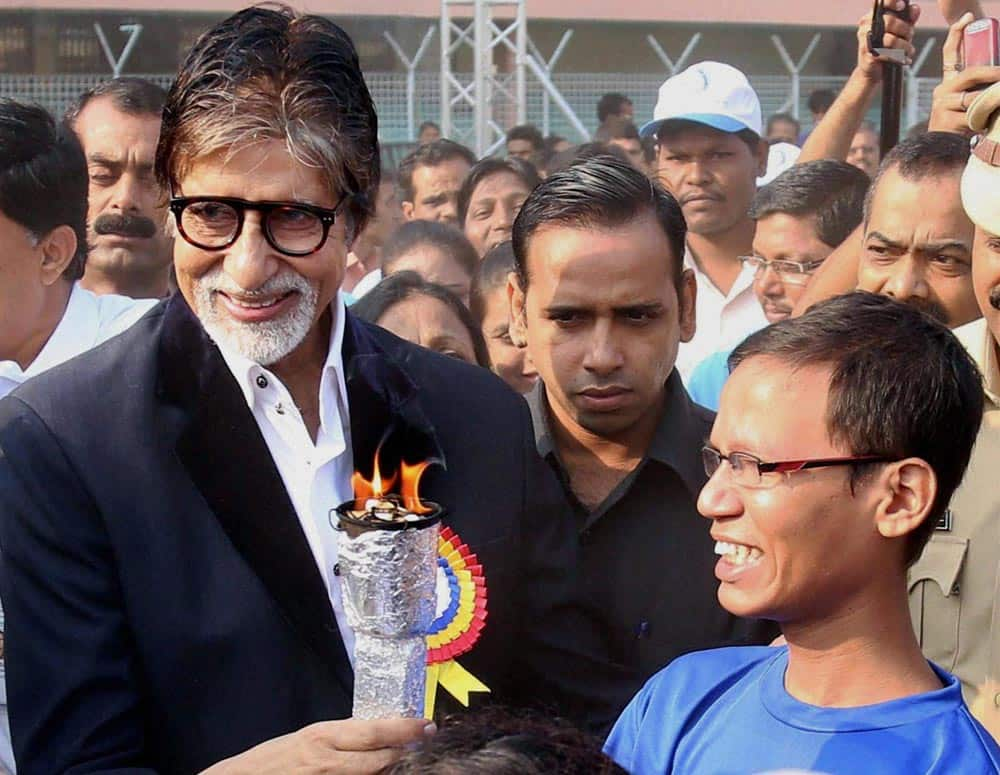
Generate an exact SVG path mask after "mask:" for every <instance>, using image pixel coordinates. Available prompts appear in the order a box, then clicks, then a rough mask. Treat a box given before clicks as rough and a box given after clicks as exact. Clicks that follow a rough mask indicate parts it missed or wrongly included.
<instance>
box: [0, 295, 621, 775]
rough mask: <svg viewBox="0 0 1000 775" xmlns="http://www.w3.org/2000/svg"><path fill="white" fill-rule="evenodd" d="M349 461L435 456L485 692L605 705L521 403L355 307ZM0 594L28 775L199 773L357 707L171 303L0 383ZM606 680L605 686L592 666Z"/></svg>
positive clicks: (213, 377) (473, 666) (338, 650)
mask: <svg viewBox="0 0 1000 775" xmlns="http://www.w3.org/2000/svg"><path fill="white" fill-rule="evenodd" d="M343 354H344V363H345V372H346V375H347V391H348V400H349V406H350V417H351V423H350V425H351V428H350V433H351V441H352V446H353V452H354V460H355V465H356V466H358V467H360V468H362V469H363V468H364V466H365V463H366V462H367V461H371V460H372V459H373V457H374V452H375V448H376V446H377V445H378V444H379V442H380V441H385V446H384V447H383V458H382V459H383V460H384V461H385V463H386V464H387V465H388V466H392V465H394V463H395V461H396V460H397V459H398V458H399V456H400V455H401V454H402V453H403V452H405V453H406V455H407V457H408V459H410V460H411V461H412V460H414V459H421V458H423V457H425V456H427V455H430V454H435V453H436V454H439V455H441V456H442V457H443V458H444V459H445V461H446V464H447V470H443V469H432V470H431V471H429V472H428V474H427V475H426V477H425V482H424V483H423V485H422V490H423V491H425V494H426V496H427V497H429V498H430V499H432V500H434V501H437V502H439V503H441V504H444V505H445V506H446V507H447V508H448V511H449V516H448V518H447V520H446V522H447V524H450V525H451V526H452V527H453V528H454V529H455V530H456V531H458V533H459V534H460V535H461V537H462V538H463V539H464V541H465V542H466V543H468V544H469V546H470V547H471V548H472V549H473V551H475V552H476V553H477V554H478V556H479V558H480V560H481V562H482V564H483V566H484V569H485V573H486V577H487V585H488V589H489V616H488V622H487V626H486V628H485V631H484V634H483V637H482V639H481V641H480V642H479V643H478V644H477V645H476V647H475V649H474V650H473V651H472V652H471V653H469V654H467V655H466V656H464V657H462V659H461V660H460V661H461V662H462V664H463V665H464V666H466V667H467V668H468V669H469V670H471V672H473V673H474V674H475V675H477V676H479V677H480V678H481V679H482V680H484V681H485V682H486V684H487V685H489V686H490V687H491V688H492V689H493V692H494V695H493V696H494V697H495V698H499V699H503V700H507V701H511V702H516V703H524V702H531V701H535V700H543V701H554V702H556V703H559V710H560V711H561V712H563V713H567V714H575V715H578V716H579V715H585V716H588V717H589V718H590V719H591V720H592V721H596V722H600V721H607V720H610V719H611V717H612V716H613V715H614V713H615V712H616V710H617V708H618V706H620V704H621V703H623V702H624V701H626V700H627V699H628V698H627V694H628V693H629V691H630V688H632V687H630V686H629V685H628V684H627V683H618V682H617V680H615V677H614V676H611V675H610V674H608V673H606V672H604V670H603V667H602V665H601V663H600V660H599V659H595V655H597V654H598V652H597V648H598V647H597V646H596V645H592V644H596V643H597V642H598V638H597V635H596V630H595V628H594V627H592V625H591V623H590V622H589V621H588V620H587V619H585V618H584V617H583V616H582V615H581V614H580V613H579V609H577V608H576V607H575V605H573V604H572V602H571V601H572V598H573V588H574V586H575V581H574V578H573V568H574V567H575V564H576V555H575V548H574V546H575V541H574V533H573V528H572V524H571V518H570V517H569V515H568V510H567V508H566V505H565V502H564V500H563V498H562V495H561V493H560V490H559V488H558V485H557V484H556V482H555V480H554V478H553V477H552V476H551V474H550V472H549V471H547V469H546V467H545V465H544V464H543V463H542V461H541V460H540V458H538V456H537V454H536V452H535V449H534V441H533V437H532V432H531V424H530V420H529V416H528V410H527V407H526V405H525V403H524V401H523V400H522V399H521V398H520V397H519V396H516V395H515V394H514V393H512V392H511V391H510V390H508V389H507V388H506V387H505V386H504V385H503V384H502V383H501V382H500V381H499V380H497V379H496V378H494V377H493V376H492V375H490V374H488V373H487V372H485V371H484V370H480V369H476V368H472V367H469V366H467V365H465V364H462V363H459V362H458V361H455V360H453V359H450V358H446V357H443V356H439V355H437V354H435V353H432V352H430V351H427V350H424V349H421V348H419V347H416V346H413V345H411V344H409V343H406V342H403V341H402V340H400V339H397V338H396V337H394V336H392V335H391V334H388V333H387V332H385V331H383V330H382V329H379V328H376V327H374V326H370V325H368V324H366V323H363V322H361V321H358V320H356V319H354V318H351V317H350V316H348V320H347V324H346V332H345V337H344V353H343ZM0 551H2V564H0V595H2V598H3V605H4V609H5V613H6V660H7V681H8V698H9V709H10V717H11V727H12V736H13V741H14V749H15V753H16V757H17V760H18V764H19V767H20V771H21V773H22V775H30V774H31V773H54V772H64V771H72V772H98V771H114V770H122V769H132V768H138V769H146V770H156V771H162V772H192V771H196V770H199V769H201V768H204V767H206V766H208V765H210V764H212V763H214V762H216V761H219V760H220V759H223V758H225V757H227V756H231V755H233V754H236V753H239V752H241V751H244V750H246V749H248V748H251V747H252V746H254V745H256V744H258V743H260V742H262V741H264V740H268V739H270V738H273V737H276V736H279V735H282V734H285V733H288V732H291V731H294V730H296V729H299V728H301V727H302V726H304V725H306V724H309V723H312V722H315V721H319V720H324V719H338V718H345V717H348V716H350V714H351V702H352V672H351V668H350V664H349V662H348V660H347V656H346V653H345V651H344V646H343V643H342V642H341V639H340V636H339V632H338V629H337V625H336V621H335V618H334V615H333V612H332V608H331V606H330V603H329V597H328V595H327V590H326V586H325V585H324V583H323V580H322V577H321V575H320V572H319V570H318V568H317V567H316V563H315V560H314V558H313V556H312V553H311V552H310V549H309V546H308V544H307V541H306V538H305V535H304V533H303V531H302V528H301V526H300V523H299V520H298V518H297V517H296V514H295V511H294V509H293V506H292V504H291V501H290V500H289V497H288V494H287V492H286V491H285V489H284V486H283V484H282V481H281V478H280V476H279V474H278V471H277V469H276V467H275V465H274V462H273V461H272V459H271V457H270V454H269V452H268V449H267V446H266V444H265V442H264V440H263V437H262V436H261V435H260V432H259V429H258V427H257V425H256V423H255V421H254V419H253V416H252V415H251V413H250V410H249V409H248V407H247V405H246V401H245V399H244V397H243V395H242V393H241V392H240V389H239V387H238V385H237V383H236V380H235V379H234V378H233V376H232V375H231V373H230V372H229V371H228V369H227V367H226V365H225V362H224V361H223V359H222V357H221V355H220V353H219V352H218V349H217V348H216V347H215V345H214V344H213V343H212V342H211V341H210V339H209V338H208V337H207V335H206V334H205V333H204V331H203V329H202V327H201V325H200V323H199V322H198V320H197V319H196V318H195V317H194V315H193V314H192V313H191V311H190V309H189V308H188V307H187V305H186V304H185V303H184V301H183V299H182V298H181V297H180V296H179V295H177V296H175V297H174V298H173V299H172V300H171V301H169V302H167V303H165V304H163V305H161V306H159V307H157V308H156V309H154V310H152V311H151V312H150V313H149V314H148V315H147V316H146V317H144V318H143V319H142V320H140V321H139V322H138V323H137V324H136V325H135V326H134V327H133V328H132V329H130V330H129V331H127V332H126V333H125V334H123V335H121V336H119V337H118V338H116V339H114V340H112V341H110V342H108V343H106V344H105V345H103V346H101V347H99V348H98V349H96V350H93V351H91V352H90V353H87V354H85V355H83V356H81V357H80V358H77V359H75V360H73V361H70V362H69V363H67V364H64V365H63V366H61V367H58V368H56V369H54V370H52V371H50V372H48V373H46V374H44V375H41V376H40V377H39V378H37V379H35V380H33V381H31V382H29V383H28V384H26V385H25V386H23V387H22V388H21V389H19V390H18V391H16V392H15V393H14V394H13V395H12V396H10V397H8V398H7V399H5V400H4V401H2V402H0ZM605 678H607V679H608V680H607V682H605V680H604V679H605Z"/></svg>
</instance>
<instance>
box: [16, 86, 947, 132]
mask: <svg viewBox="0 0 1000 775" xmlns="http://www.w3.org/2000/svg"><path fill="white" fill-rule="evenodd" d="M142 77H144V78H148V79H150V80H152V81H154V82H155V83H158V84H160V85H162V86H164V87H167V86H169V85H170V82H171V80H172V78H173V76H172V75H163V74H153V75H144V76H142ZM108 78H110V76H109V75H106V74H95V75H6V74H0V96H4V97H11V98H14V99H17V100H22V101H30V102H36V103H38V104H40V105H44V106H45V107H46V108H48V109H49V110H50V111H52V112H54V113H56V114H57V115H61V114H62V113H63V111H65V110H66V108H67V106H68V105H69V104H70V103H71V102H72V101H73V100H74V99H75V98H76V96H77V95H79V94H80V93H81V92H83V91H85V90H86V89H89V88H92V87H93V86H95V85H97V84H98V83H100V82H101V81H104V80H107V79H108ZM664 78H665V75H664V74H663V73H555V74H553V76H552V80H553V82H554V83H555V86H556V88H557V89H558V90H559V92H560V93H561V94H562V95H563V96H564V97H565V98H566V101H567V102H568V103H569V104H570V106H571V107H572V109H573V111H574V112H575V113H576V115H577V116H578V117H579V118H580V120H581V121H582V122H583V124H584V125H585V126H586V127H587V128H588V129H589V130H591V131H593V130H595V129H596V128H597V116H596V114H595V108H596V105H597V101H598V99H599V98H600V96H601V95H602V94H605V93H606V92H610V91H617V92H622V93H624V94H627V95H628V96H629V97H630V98H631V99H632V101H633V103H634V104H635V115H636V120H637V121H638V122H641V121H643V120H645V119H646V118H649V117H651V116H652V114H653V106H654V104H655V102H656V93H657V90H658V89H659V87H660V84H661V83H662V82H663V80H664ZM366 80H367V82H368V86H369V88H370V89H371V92H372V97H373V98H374V100H375V104H376V106H377V107H378V116H379V128H380V132H379V134H380V136H381V139H382V141H383V142H385V143H406V142H409V141H411V140H412V139H413V138H412V137H411V136H410V128H409V127H408V126H407V116H408V111H407V108H408V106H407V93H406V74H405V73H401V72H369V73H367V74H366ZM845 80H846V79H844V78H841V77H833V76H831V77H812V76H803V77H802V78H801V81H800V85H799V93H800V94H801V102H802V104H801V105H800V106H799V114H800V115H802V116H808V115H809V112H808V110H807V109H806V106H805V101H806V99H807V97H808V95H809V93H810V92H811V91H813V90H814V89H820V88H829V89H834V90H837V89H839V88H840V87H842V86H843V84H844V81H845ZM750 81H751V82H752V83H753V85H754V88H755V89H756V90H757V93H758V94H759V95H760V100H761V105H762V107H763V111H764V115H765V116H768V115H770V114H772V113H775V112H777V111H779V110H790V106H789V105H788V101H789V99H790V95H791V94H792V79H791V77H790V76H786V75H760V76H750ZM936 83H937V81H936V79H933V78H921V79H918V105H917V110H915V111H912V112H911V114H910V115H911V116H917V117H919V118H926V116H927V115H928V114H929V112H930V104H931V92H932V91H933V89H934V86H935V85H936ZM440 98H441V84H440V79H439V76H438V74H437V73H436V72H418V73H416V90H415V97H414V118H415V126H419V125H420V122H422V121H437V120H438V119H439V116H440ZM547 103H548V104H547ZM494 111H495V115H498V116H499V119H500V123H501V124H505V125H507V126H509V125H510V124H512V123H513V120H508V121H505V120H503V111H504V106H502V105H495V106H494ZM511 115H512V112H511ZM527 115H528V121H529V122H530V123H532V124H535V125H536V126H538V127H540V128H542V129H543V131H544V132H545V134H559V135H563V136H564V137H567V138H568V139H569V140H570V141H572V142H576V141H578V140H579V136H578V135H577V133H575V132H574V131H573V129H572V125H571V124H570V122H569V121H568V120H567V119H566V117H565V116H564V115H563V114H562V113H561V112H560V111H559V110H558V109H557V108H556V106H555V105H554V104H551V103H550V102H549V100H548V99H547V97H546V95H545V92H544V90H543V89H542V87H541V85H540V84H539V83H538V82H537V81H535V80H534V79H533V78H529V80H528V95H527ZM873 118H877V114H874V113H873ZM453 121H454V123H455V126H456V130H457V132H458V133H459V134H460V133H461V132H463V131H469V130H470V129H471V127H472V115H471V111H469V112H468V113H467V114H463V113H461V112H458V113H457V115H454V116H453ZM904 124H905V121H904Z"/></svg>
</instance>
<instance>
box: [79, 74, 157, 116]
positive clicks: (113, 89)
mask: <svg viewBox="0 0 1000 775" xmlns="http://www.w3.org/2000/svg"><path fill="white" fill-rule="evenodd" d="M98 97H110V98H111V100H112V101H113V102H114V104H115V107H116V108H118V110H120V111H121V112H122V113H127V114H128V115H130V116H146V115H150V116H160V115H161V114H162V113H163V106H164V105H165V104H166V102H167V90H166V89H164V88H163V87H162V86H157V85H156V84H155V83H153V82H152V81H147V80H146V79H145V78H136V77H134V76H130V75H129V76H121V77H119V78H112V79H111V80H110V81H102V82H101V83H99V84H98V85H97V86H95V87H94V88H92V89H87V91H85V92H83V93H82V94H81V95H80V96H79V97H77V98H76V99H75V100H74V101H73V104H72V105H70V106H69V108H68V109H67V110H66V114H65V120H66V122H67V123H69V124H70V125H71V126H72V125H73V124H75V123H76V120H77V118H78V117H79V116H80V113H81V112H82V111H83V109H84V108H85V107H87V103H89V102H90V101H91V100H94V99H97V98H98Z"/></svg>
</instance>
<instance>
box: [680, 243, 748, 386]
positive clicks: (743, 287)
mask: <svg viewBox="0 0 1000 775" xmlns="http://www.w3.org/2000/svg"><path fill="white" fill-rule="evenodd" d="M684 266H685V267H686V268H688V269H691V270H693V271H694V276H695V281H696V283H697V286H698V298H697V300H696V302H695V324H696V330H695V335H694V338H693V339H692V340H691V341H690V342H682V343H681V346H680V348H679V349H678V351H677V363H676V366H677V371H678V372H680V375H681V379H683V380H684V383H685V384H687V381H688V378H689V377H690V376H691V372H692V371H694V367H695V366H697V365H698V364H699V363H701V362H702V361H703V360H704V359H705V358H707V357H708V356H709V355H712V353H715V352H718V351H719V350H729V349H731V348H733V347H735V346H736V345H738V344H739V343H740V342H742V341H743V340H744V339H746V338H747V337H748V336H749V335H750V334H752V333H753V332H754V331H757V330H759V329H761V328H763V327H764V326H766V325H767V318H766V317H764V310H763V308H761V306H760V301H759V300H758V299H757V296H756V295H755V294H754V292H753V276H754V270H753V269H752V268H751V267H749V266H744V267H743V268H742V269H741V271H740V274H739V276H738V277H737V278H736V281H735V282H734V283H733V287H732V288H730V289H729V293H728V294H724V293H722V291H720V290H719V289H718V288H716V287H715V284H714V283H713V282H712V281H711V280H710V279H709V278H708V275H707V274H705V273H704V272H702V271H701V268H700V267H699V266H698V264H697V263H696V262H695V260H694V256H692V255H691V251H690V250H686V251H685V252H684Z"/></svg>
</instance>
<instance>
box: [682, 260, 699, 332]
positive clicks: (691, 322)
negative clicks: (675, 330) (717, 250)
mask: <svg viewBox="0 0 1000 775" xmlns="http://www.w3.org/2000/svg"><path fill="white" fill-rule="evenodd" d="M697 300H698V283H697V281H696V280H695V277H694V272H693V271H692V270H690V269H685V270H684V271H683V272H682V273H681V282H680V285H679V286H678V288H677V306H678V310H677V314H678V320H679V323H680V334H681V341H682V342H690V341H691V340H692V339H694V333H695V330H696V328H697V320H696V318H695V306H696V302H697Z"/></svg>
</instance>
